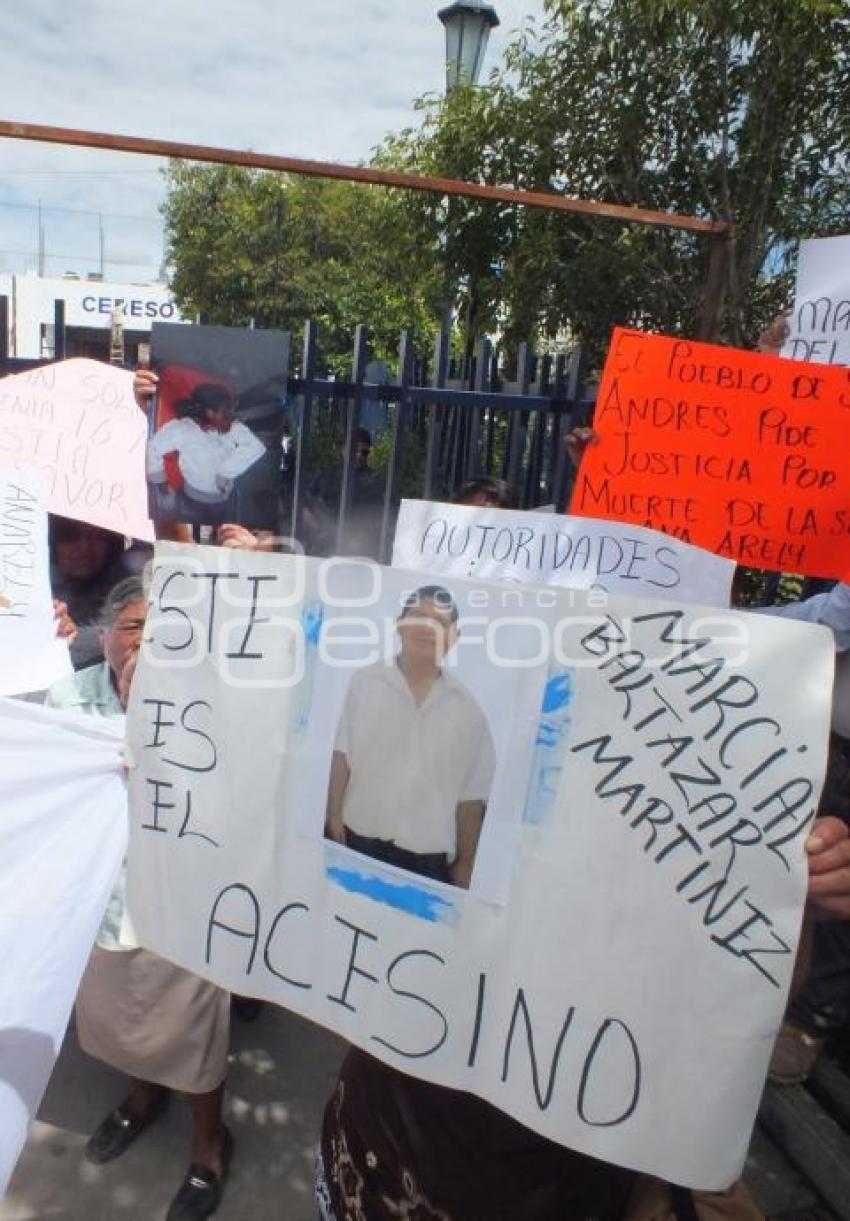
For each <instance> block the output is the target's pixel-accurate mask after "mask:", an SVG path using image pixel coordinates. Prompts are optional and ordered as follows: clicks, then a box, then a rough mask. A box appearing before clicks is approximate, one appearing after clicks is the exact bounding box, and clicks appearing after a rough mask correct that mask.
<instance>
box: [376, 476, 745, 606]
mask: <svg viewBox="0 0 850 1221" xmlns="http://www.w3.org/2000/svg"><path fill="white" fill-rule="evenodd" d="M392 563H393V567H394V568H407V569H409V570H411V571H421V572H429V573H431V574H432V575H433V576H441V575H443V576H456V577H474V578H475V579H477V580H481V581H498V580H509V581H517V582H522V583H523V584H529V585H561V586H564V587H567V588H573V589H603V590H606V591H607V592H608V593H617V594H625V595H626V596H628V597H633V596H634V595H638V596H639V597H645V598H659V597H670V598H675V599H676V600H677V601H679V602H698V603H701V604H703V605H705V606H728V605H729V593H730V590H731V586H732V577H733V576H734V573H735V565H734V562H733V561H732V560H729V559H726V558H724V557H723V556H719V555H713V554H712V553H711V552H710V551H704V550H703V549H702V548H701V547H694V546H692V545H691V544H690V543H684V542H681V541H680V540H679V539H677V538H673V537H672V536H671V535H668V534H662V533H660V532H659V531H657V530H648V529H646V528H644V527H642V526H632V525H630V524H628V523H626V522H615V521H597V520H596V519H595V518H590V517H571V516H569V515H568V514H553V513H541V512H539V511H531V512H524V511H519V510H514V509H489V508H473V507H471V506H469V505H454V504H443V503H441V502H437V501H430V500H403V501H402V502H401V508H400V510H399V516H398V522H397V525H396V532H395V541H394V544H393V557H392Z"/></svg>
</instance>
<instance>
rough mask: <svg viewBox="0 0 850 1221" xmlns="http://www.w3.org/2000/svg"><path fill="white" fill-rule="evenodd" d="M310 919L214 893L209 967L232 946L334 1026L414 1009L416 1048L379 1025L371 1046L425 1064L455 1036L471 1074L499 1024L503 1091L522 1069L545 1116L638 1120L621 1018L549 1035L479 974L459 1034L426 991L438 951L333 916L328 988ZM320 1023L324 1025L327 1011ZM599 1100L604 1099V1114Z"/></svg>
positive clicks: (517, 1000)
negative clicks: (616, 1089)
mask: <svg viewBox="0 0 850 1221" xmlns="http://www.w3.org/2000/svg"><path fill="white" fill-rule="evenodd" d="M314 919H318V916H315V917H314V915H313V912H312V910H311V908H310V905H309V903H307V902H305V901H303V900H302V899H291V900H289V901H287V902H284V903H282V904H281V905H280V907H279V908H278V909H277V911H275V912H274V914H273V915H271V916H269V914H268V913H264V912H263V910H262V906H261V904H260V901H259V899H258V898H257V895H256V894H255V893H254V891H253V890H252V889H251V887H250V886H247V885H245V884H244V883H242V882H234V883H231V884H229V885H227V886H225V887H224V888H223V889H222V890H221V891H220V892H219V893H218V895H217V896H216V897H215V899H214V901H213V903H212V906H211V909H210V914H209V920H208V924H207V934H206V955H205V961H206V964H207V966H208V967H212V968H215V966H216V965H217V961H218V960H220V958H221V956H222V955H223V954H224V953H225V952H229V951H231V950H233V949H234V947H235V948H236V952H237V954H238V955H239V956H240V957H241V960H242V962H243V964H244V967H243V970H244V974H245V977H246V979H253V980H254V981H255V982H256V981H257V976H258V975H260V976H263V975H264V976H266V977H269V976H270V977H271V978H272V979H273V980H276V981H279V983H282V984H284V985H285V986H286V987H287V988H294V989H296V990H298V991H301V992H304V991H312V990H317V991H318V990H319V989H321V1004H322V1005H323V1006H325V1007H326V1013H325V1019H326V1022H327V1024H328V1025H330V1026H334V1024H335V1023H334V1018H333V1009H334V1008H336V1009H343V1010H345V1011H347V1012H349V1013H356V1012H358V1009H359V1006H360V1005H361V1004H365V1003H368V1004H369V1008H370V1011H372V1012H376V1013H389V1012H391V1007H392V1006H398V1005H401V1006H403V1007H404V1008H403V1010H402V1012H404V1013H409V1012H410V1006H411V1005H414V1006H416V1007H417V1008H418V1009H419V1010H420V1015H421V1016H422V1017H427V1025H423V1026H422V1027H421V1028H420V1027H418V1028H419V1029H421V1030H422V1032H423V1033H422V1034H421V1036H420V1037H421V1041H420V1042H419V1043H408V1044H407V1045H405V1046H402V1045H401V1044H399V1043H394V1042H391V1041H390V1039H388V1038H387V1037H386V1035H385V1034H384V1033H382V1032H381V1030H380V1028H378V1029H377V1030H376V1031H374V1032H373V1033H372V1034H371V1035H370V1036H369V1040H370V1041H371V1042H373V1043H376V1044H378V1045H379V1046H380V1047H383V1048H385V1049H386V1050H387V1051H389V1052H391V1053H393V1054H394V1055H396V1056H398V1057H401V1059H402V1060H408V1061H410V1060H417V1061H422V1060H427V1059H428V1058H429V1057H432V1056H435V1055H437V1053H438V1052H439V1051H440V1049H441V1048H442V1047H443V1046H444V1045H445V1044H446V1042H447V1040H448V1039H449V1038H450V1037H451V1039H452V1041H453V1042H455V1043H458V1042H459V1043H461V1045H462V1046H464V1047H465V1048H467V1058H466V1067H467V1069H468V1070H472V1069H474V1068H476V1066H477V1064H478V1052H479V1044H480V1035H481V1030H482V1027H484V1026H485V1025H486V1026H487V1029H488V1030H490V1031H492V1030H493V1028H494V1026H498V1028H499V1029H500V1031H501V1035H502V1037H503V1042H502V1044H501V1049H502V1052H501V1057H500V1061H501V1062H500V1073H499V1083H500V1084H505V1083H506V1082H507V1081H508V1079H509V1078H510V1079H511V1080H512V1082H513V1081H514V1079H515V1076H516V1074H517V1073H518V1072H519V1071H520V1069H519V1067H518V1066H519V1065H520V1063H523V1064H524V1065H526V1066H527V1072H528V1081H529V1084H530V1087H531V1090H532V1093H533V1097H534V1100H535V1103H536V1105H537V1107H538V1108H539V1110H541V1111H546V1110H548V1108H549V1107H550V1106H551V1105H552V1103H553V1101H554V1102H556V1103H557V1104H558V1105H559V1106H560V1107H564V1106H570V1107H572V1108H573V1109H574V1111H575V1113H576V1114H577V1115H578V1117H579V1119H580V1120H581V1121H582V1122H583V1123H585V1124H587V1125H588V1126H589V1127H595V1128H610V1127H617V1126H619V1125H621V1124H624V1123H626V1122H627V1121H628V1120H629V1119H630V1118H631V1116H632V1115H634V1113H635V1111H636V1110H637V1108H638V1106H639V1103H640V1098H641V1083H642V1064H641V1055H640V1051H639V1048H638V1044H637V1041H636V1039H635V1037H634V1035H633V1033H632V1031H631V1030H630V1029H629V1027H628V1026H627V1025H626V1023H625V1022H624V1021H623V1020H622V1019H620V1018H618V1017H612V1016H605V1017H602V1018H601V1019H599V1020H598V1021H597V1020H594V1021H592V1022H591V1023H590V1025H589V1029H590V1030H591V1032H592V1033H591V1036H590V1037H589V1038H588V1037H587V1030H588V1026H587V1025H585V1026H584V1027H583V1031H584V1033H583V1034H581V1035H580V1034H577V1033H576V1030H577V1027H578V1023H577V1021H576V1014H577V1006H576V1005H574V1004H566V1005H565V1006H564V1008H563V1012H562V1013H561V1014H560V1016H559V1017H558V1018H557V1019H556V1021H555V1023H554V1024H549V1027H548V1029H546V1030H545V1031H543V1030H541V1024H542V1023H541V1021H540V1019H539V1017H538V1016H537V1014H536V1013H535V1006H534V1003H533V1000H532V998H531V997H530V995H529V993H528V992H527V990H526V989H525V988H523V987H522V986H521V985H518V986H517V987H516V989H515V990H514V994H513V999H512V1002H511V1004H510V1006H509V1007H508V1008H507V1009H501V1010H496V1006H495V1003H491V1001H490V998H489V995H488V987H487V986H488V976H487V973H486V972H484V971H480V972H478V973H477V976H476V975H475V974H474V973H471V974H470V981H471V987H470V993H471V995H470V1003H469V1004H468V1005H461V1006H458V1007H457V1012H462V1013H463V1014H464V1015H465V1016H464V1023H465V1024H464V1026H463V1029H457V1028H454V1027H452V1025H451V1019H450V1017H449V1015H448V1014H447V1013H446V1012H445V1011H444V1010H443V1008H441V1006H440V1003H439V1001H438V1000H437V999H435V997H434V996H433V995H431V994H429V991H428V988H427V982H428V978H429V975H437V976H438V974H439V972H440V970H441V969H443V968H445V966H446V962H445V959H444V958H442V957H441V956H440V955H439V954H436V953H435V952H434V951H433V950H430V949H427V948H424V947H422V946H416V945H411V946H410V947H408V948H407V949H405V950H404V951H402V952H401V953H395V952H394V953H393V955H392V957H390V956H389V955H387V954H385V953H383V950H382V942H381V935H380V925H379V924H376V925H375V927H374V928H366V927H365V926H364V925H362V924H355V923H353V922H352V921H351V920H348V919H346V918H345V917H343V916H341V915H339V914H338V913H335V914H334V915H333V924H332V927H333V929H334V934H335V936H336V937H337V938H338V939H339V948H340V949H341V950H342V956H341V957H340V959H339V961H340V968H339V973H338V977H337V978H334V979H333V980H331V981H328V980H327V979H325V978H324V977H322V978H318V971H319V967H320V964H319V961H318V960H316V959H310V958H309V957H308V955H306V954H305V952H304V947H305V946H307V945H309V944H311V934H312V932H313V931H314V930H313V929H311V922H312V921H313V920H314ZM228 958H230V954H229V953H228ZM473 980H474V985H473V984H472V981H473ZM373 989H377V990H378V991H379V992H380V994H381V1004H380V1005H378V1006H375V1005H373V1004H371V1003H370V1002H369V1001H367V996H368V994H369V993H370V992H371V991H372V990H373ZM437 990H438V989H435V991H437ZM316 1016H317V1017H318V1018H319V1020H322V1015H321V1014H317V1015H316ZM611 1080H617V1081H618V1082H619V1083H620V1087H621V1088H620V1094H619V1096H618V1097H617V1098H615V1099H614V1100H612V1099H611V1097H610V1094H609V1093H608V1088H609V1086H610V1081H611ZM597 1083H599V1088H597ZM566 1091H569V1100H568V1101H567V1100H565V1098H564V1093H565V1092H566ZM600 1094H602V1095H603V1096H604V1097H605V1100H606V1101H605V1106H604V1107H603V1106H602V1104H601V1103H600V1101H599V1098H600Z"/></svg>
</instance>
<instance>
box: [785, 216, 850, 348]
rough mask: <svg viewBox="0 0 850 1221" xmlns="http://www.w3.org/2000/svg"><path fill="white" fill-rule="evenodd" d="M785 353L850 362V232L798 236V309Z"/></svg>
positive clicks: (791, 325)
mask: <svg viewBox="0 0 850 1221" xmlns="http://www.w3.org/2000/svg"><path fill="white" fill-rule="evenodd" d="M782 355H783V356H790V357H791V359H792V360H811V361H815V362H816V363H817V364H823V365H850V234H846V235H844V236H843V237H815V238H809V239H807V240H804V241H802V242H800V250H799V253H798V255H797V282H796V287H795V290H794V312H793V314H792V315H791V318H790V334H789V336H788V339H787V340H786V342H785V344H784V346H783V348H782Z"/></svg>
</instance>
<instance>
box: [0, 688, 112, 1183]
mask: <svg viewBox="0 0 850 1221" xmlns="http://www.w3.org/2000/svg"><path fill="white" fill-rule="evenodd" d="M122 737H123V724H122V723H121V722H120V721H119V720H118V719H117V718H116V720H115V721H112V720H107V719H105V718H97V719H95V718H94V717H83V716H81V715H79V714H73V713H67V712H57V711H54V710H52V709H48V708H41V707H39V706H37V705H34V704H29V703H25V702H22V701H20V700H8V699H0V776H2V780H0V810H2V814H0V894H2V896H3V900H2V903H0V1194H2V1192H3V1191H5V1189H6V1185H7V1183H8V1181H9V1177H10V1175H11V1173H12V1170H13V1169H14V1166H15V1162H16V1161H17V1159H18V1155H19V1154H20V1151H21V1149H22V1148H23V1145H24V1141H25V1140H26V1134H27V1127H28V1125H29V1122H30V1120H31V1119H32V1118H33V1117H34V1116H35V1113H36V1111H37V1109H38V1105H39V1102H40V1101H41V1096H42V1094H43V1093H44V1089H45V1086H46V1085H47V1082H48V1079H49V1077H50V1073H51V1071H52V1069H53V1064H54V1061H55V1060H56V1056H57V1055H58V1053H59V1047H60V1045H61V1043H62V1036H63V1035H64V1033H65V1027H66V1026H67V1024H68V1018H69V1016H70V1013H71V1006H72V1005H73V1003H74V997H75V995H76V992H77V987H78V985H79V982H80V978H81V976H82V973H83V970H84V968H85V965H86V961H87V960H88V956H89V953H90V951H91V947H92V944H93V942H94V939H95V935H96V933H97V929H98V925H99V924H100V921H101V918H102V916H103V913H104V910H105V909H106V903H107V900H108V898H109V894H110V891H111V889H112V885H113V883H114V881H115V878H116V876H117V873H118V869H119V867H120V865H121V859H122V857H123V855H124V850H125V846H126V840H127V799H126V792H125V787H124V779H123V755H122Z"/></svg>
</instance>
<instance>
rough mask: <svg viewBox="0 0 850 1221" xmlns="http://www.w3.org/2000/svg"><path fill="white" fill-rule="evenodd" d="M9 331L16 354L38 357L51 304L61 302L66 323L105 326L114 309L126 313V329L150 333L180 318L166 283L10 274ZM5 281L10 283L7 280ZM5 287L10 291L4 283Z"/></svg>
mask: <svg viewBox="0 0 850 1221" xmlns="http://www.w3.org/2000/svg"><path fill="white" fill-rule="evenodd" d="M8 279H10V280H11V281H12V283H11V286H10V287H11V294H10V295H11V298H12V329H13V348H14V352H15V355H16V356H24V357H33V358H38V357H39V356H40V355H41V337H42V326H44V325H47V326H52V324H53V317H54V313H53V310H54V302H55V301H57V300H62V301H64V302H65V325H66V326H67V327H69V328H71V327H96V328H98V329H103V328H108V327H110V326H111V325H112V311H113V309H115V308H116V307H120V308H121V309H123V311H124V326H125V328H126V329H127V330H128V331H149V330H150V328H151V323H152V322H184V321H187V319H184V318H183V317H181V315H180V312H179V311H178V309H177V306H176V305H175V304H174V302H173V301H172V299H171V295H170V293H169V292H168V289H167V288H166V287H165V285H164V284H147V285H142V284H112V283H110V284H107V283H103V282H101V281H91V280H66V279H61V278H56V279H49V278H41V277H35V276H12V277H9V278H8ZM7 282H8V281H7ZM3 291H7V292H8V291H9V289H8V288H7V287H6V284H5V283H4V285H3Z"/></svg>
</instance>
